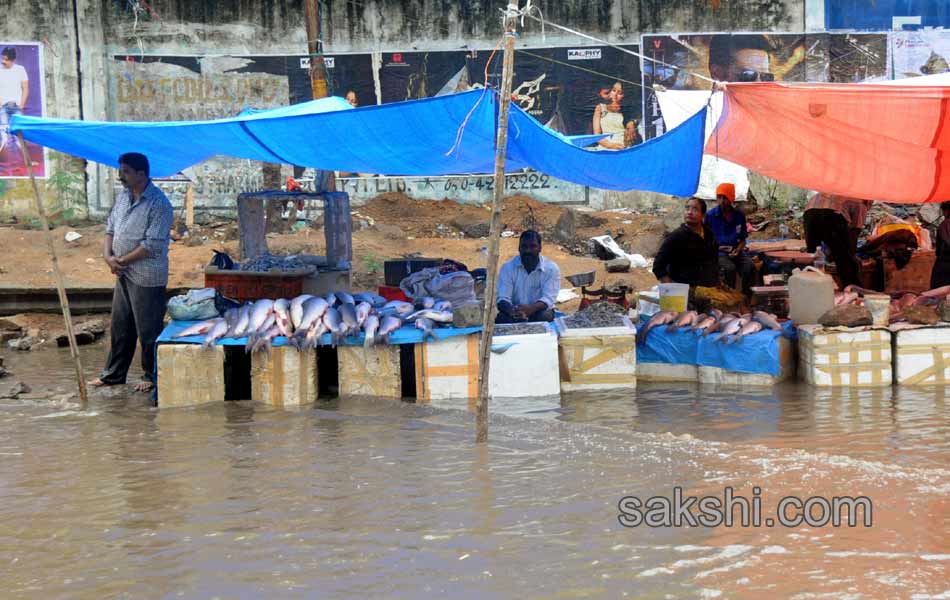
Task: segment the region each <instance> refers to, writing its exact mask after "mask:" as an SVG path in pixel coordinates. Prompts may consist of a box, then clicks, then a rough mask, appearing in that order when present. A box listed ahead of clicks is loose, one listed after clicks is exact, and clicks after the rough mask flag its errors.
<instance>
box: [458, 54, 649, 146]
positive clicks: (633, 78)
mask: <svg viewBox="0 0 950 600" xmlns="http://www.w3.org/2000/svg"><path fill="white" fill-rule="evenodd" d="M624 48H627V49H630V50H633V51H638V46H636V45H629V46H624ZM490 55H491V51H478V52H473V53H471V54H470V56H469V60H468V68H469V77H470V79H471V81H472V85H473V87H483V86H484V85H485V81H486V77H485V65H486V63H487V62H488V58H489V56H490ZM500 77H501V53H496V54H495V58H494V59H493V61H492V63H491V65H490V68H489V69H488V79H487V81H488V82H489V83H490V84H491V85H493V86H499V85H500ZM640 89H641V88H640V60H639V58H637V57H636V56H633V55H631V54H627V53H625V52H623V51H621V50H618V49H616V48H612V47H609V46H585V47H569V46H568V47H556V48H520V49H517V50H516V51H515V62H514V80H513V82H512V101H513V102H515V103H516V104H517V105H518V106H519V107H520V108H521V109H523V110H524V111H526V112H527V113H528V114H530V115H532V116H533V117H534V118H535V119H537V120H538V121H539V122H541V123H542V124H544V125H547V126H548V127H551V128H552V129H554V130H555V131H559V132H561V133H564V134H566V135H583V134H590V133H609V134H611V137H610V138H608V139H605V140H604V141H603V142H602V143H601V144H599V146H598V148H597V149H621V148H624V147H628V146H631V145H634V144H636V143H638V142H639V141H641V140H642V135H643V133H642V130H641V129H640V112H641V106H642V103H641V94H640Z"/></svg>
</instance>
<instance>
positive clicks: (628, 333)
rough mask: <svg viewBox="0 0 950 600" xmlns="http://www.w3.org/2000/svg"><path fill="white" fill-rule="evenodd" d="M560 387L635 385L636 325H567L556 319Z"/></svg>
mask: <svg viewBox="0 0 950 600" xmlns="http://www.w3.org/2000/svg"><path fill="white" fill-rule="evenodd" d="M557 327H558V331H559V332H560V334H561V337H560V338H559V339H558V354H559V357H560V366H561V390H562V391H565V392H570V391H580V390H609V389H623V388H626V389H634V388H636V387H637V340H636V335H637V332H636V329H634V328H633V325H632V324H631V323H630V321H629V320H628V319H627V318H626V317H624V325H621V326H617V327H591V328H585V329H571V328H569V327H567V325H566V324H565V322H564V319H563V318H561V319H558V321H557Z"/></svg>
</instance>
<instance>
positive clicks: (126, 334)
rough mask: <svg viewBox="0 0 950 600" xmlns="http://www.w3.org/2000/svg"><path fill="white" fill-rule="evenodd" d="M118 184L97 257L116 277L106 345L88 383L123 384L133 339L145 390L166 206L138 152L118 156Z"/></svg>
mask: <svg viewBox="0 0 950 600" xmlns="http://www.w3.org/2000/svg"><path fill="white" fill-rule="evenodd" d="M119 180H120V181H121V182H122V185H123V187H125V189H124V190H123V191H122V193H121V194H119V195H118V197H117V198H116V201H115V204H114V205H113V206H112V211H111V212H110V213H109V220H108V222H107V224H106V236H105V240H104V242H103V246H102V253H103V258H105V261H106V264H108V265H109V268H110V269H111V270H112V273H113V274H114V275H115V276H116V285H115V291H114V292H113V294H112V329H111V335H112V347H111V349H110V350H109V358H108V360H107V362H106V368H105V369H104V370H103V371H102V373H101V374H100V375H99V378H98V379H95V380H93V381H91V382H90V385H93V386H97V387H98V386H104V385H118V384H123V383H125V378H126V375H127V374H128V372H129V366H130V365H131V364H132V358H133V357H134V356H135V345H136V341H138V342H140V343H141V346H142V371H144V374H143V376H142V380H143V381H141V382H140V383H139V384H138V385H136V386H135V389H136V391H139V392H147V391H150V390H151V389H152V388H154V386H155V381H154V377H155V340H156V339H157V338H158V336H159V334H160V333H161V332H162V326H163V321H164V317H165V286H166V285H168V244H169V231H170V230H171V227H172V216H173V213H172V205H171V203H170V202H169V201H168V198H166V197H165V194H164V193H162V191H161V190H160V189H158V188H157V187H156V186H155V184H153V183H152V180H151V179H150V178H149V167H148V158H146V157H145V155H143V154H139V153H137V152H130V153H128V154H123V155H122V156H120V157H119Z"/></svg>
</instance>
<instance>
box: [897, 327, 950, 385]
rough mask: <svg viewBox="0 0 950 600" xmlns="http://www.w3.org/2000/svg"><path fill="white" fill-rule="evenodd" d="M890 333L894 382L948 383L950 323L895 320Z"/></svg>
mask: <svg viewBox="0 0 950 600" xmlns="http://www.w3.org/2000/svg"><path fill="white" fill-rule="evenodd" d="M891 331H892V332H893V333H894V381H895V383H897V384H898V385H945V384H947V383H950V325H938V326H926V325H910V324H907V323H897V324H895V325H893V326H891Z"/></svg>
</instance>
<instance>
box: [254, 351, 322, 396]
mask: <svg viewBox="0 0 950 600" xmlns="http://www.w3.org/2000/svg"><path fill="white" fill-rule="evenodd" d="M317 383H318V382H317V355H316V353H315V352H312V351H307V352H298V351H297V350H296V349H295V348H289V347H287V346H279V347H277V348H271V351H270V352H269V353H266V354H264V353H257V354H254V355H252V356H251V400H254V401H255V402H262V403H264V404H269V405H270V406H277V407H291V406H305V405H307V404H313V403H314V402H316V401H317V393H318V390H319V389H320V388H319V386H318V385H317Z"/></svg>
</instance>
